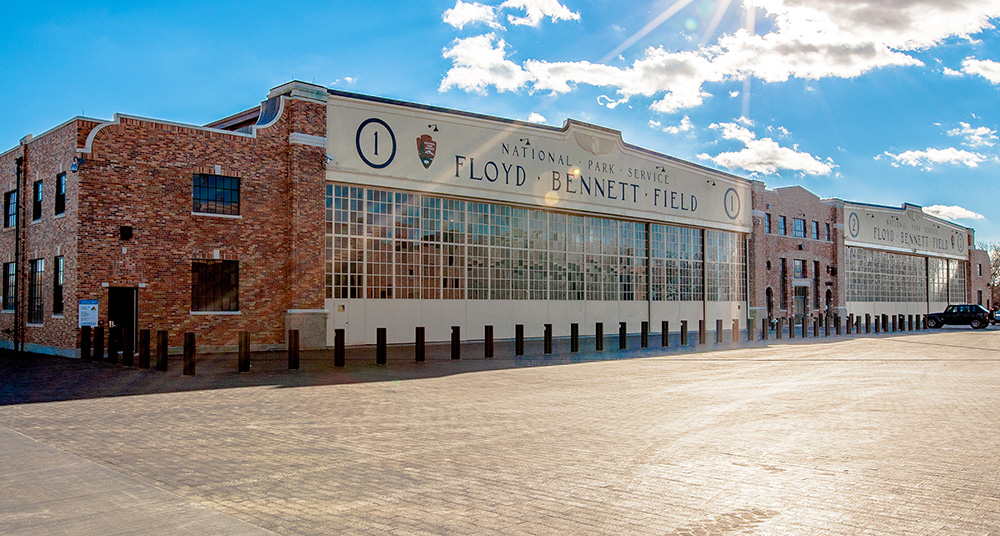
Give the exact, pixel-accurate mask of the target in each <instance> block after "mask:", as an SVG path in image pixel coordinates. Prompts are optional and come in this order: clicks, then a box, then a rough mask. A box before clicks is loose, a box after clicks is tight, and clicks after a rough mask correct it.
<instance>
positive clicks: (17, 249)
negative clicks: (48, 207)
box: [13, 145, 28, 355]
mask: <svg viewBox="0 0 1000 536" xmlns="http://www.w3.org/2000/svg"><path fill="white" fill-rule="evenodd" d="M21 154H22V155H21V156H19V157H17V158H16V159H15V160H14V176H15V179H16V183H15V184H16V188H15V190H14V191H15V192H17V193H16V194H14V195H15V203H14V205H15V210H14V213H15V216H14V288H13V291H14V351H15V352H17V353H18V355H20V354H21V352H22V351H23V350H24V306H23V304H22V303H21V302H22V300H21V283H22V277H21V272H23V271H24V263H23V262H22V260H21V220H22V219H23V218H22V216H23V215H22V214H21V205H22V203H24V199H23V198H24V184H22V183H23V182H24V180H23V179H24V160H25V157H27V156H28V146H27V145H24V146H23V149H22V153H21Z"/></svg>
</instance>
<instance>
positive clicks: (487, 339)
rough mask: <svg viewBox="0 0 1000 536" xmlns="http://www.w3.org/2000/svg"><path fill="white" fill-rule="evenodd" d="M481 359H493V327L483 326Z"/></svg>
mask: <svg viewBox="0 0 1000 536" xmlns="http://www.w3.org/2000/svg"><path fill="white" fill-rule="evenodd" d="M483 357H487V358H489V357H493V326H483Z"/></svg>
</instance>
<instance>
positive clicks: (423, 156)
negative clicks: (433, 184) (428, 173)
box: [417, 134, 437, 169]
mask: <svg viewBox="0 0 1000 536" xmlns="http://www.w3.org/2000/svg"><path fill="white" fill-rule="evenodd" d="M436 152H437V142H436V141H434V138H431V135H430V134H423V135H421V136H420V137H419V138H417V156H419V157H420V163H421V164H423V165H424V169H427V168H429V167H431V163H432V162H434V153H436Z"/></svg>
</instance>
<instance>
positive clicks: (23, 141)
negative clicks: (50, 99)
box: [0, 115, 107, 157]
mask: <svg viewBox="0 0 1000 536" xmlns="http://www.w3.org/2000/svg"><path fill="white" fill-rule="evenodd" d="M74 121H93V122H95V123H97V124H98V125H100V124H101V123H104V122H107V119H97V118H94V117H86V116H83V115H78V116H76V117H71V118H69V119H67V120H65V121H63V122H62V123H59V124H58V125H56V126H54V127H52V128H50V129H48V130H46V131H45V132H42V133H41V134H38V135H32V134H27V135H25V136H24V138H21V141H20V142H19V143H18V144H17V145H15V146H13V147H11V148H10V149H7V150H6V151H4V152H2V153H0V157H3V156H7V155H8V154H10V153H11V152H13V151H16V150H17V148H18V147H21V146H22V145H28V144H29V143H32V142H33V141H35V140H39V139H42V138H43V137H45V136H47V135H49V134H51V133H53V132H55V131H57V130H59V129H61V128H63V127H65V126H66V125H68V124H70V123H73V122H74ZM25 138H27V139H25Z"/></svg>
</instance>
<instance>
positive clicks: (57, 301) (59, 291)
mask: <svg viewBox="0 0 1000 536" xmlns="http://www.w3.org/2000/svg"><path fill="white" fill-rule="evenodd" d="M65 279H66V262H65V260H64V259H63V258H62V256H59V257H56V258H55V259H53V263H52V314H54V315H61V314H63V283H64V282H65Z"/></svg>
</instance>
